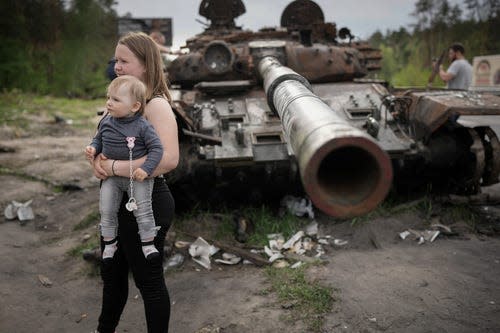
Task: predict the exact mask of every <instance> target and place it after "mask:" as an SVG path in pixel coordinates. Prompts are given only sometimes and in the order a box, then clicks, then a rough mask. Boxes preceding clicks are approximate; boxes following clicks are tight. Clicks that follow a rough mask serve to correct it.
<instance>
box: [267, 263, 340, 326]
mask: <svg viewBox="0 0 500 333" xmlns="http://www.w3.org/2000/svg"><path fill="white" fill-rule="evenodd" d="M307 267H309V266H308V265H303V266H301V267H299V268H295V269H292V268H274V267H269V268H267V269H266V275H267V277H268V280H269V281H270V283H271V291H273V292H276V294H277V295H278V300H279V302H280V303H282V304H283V305H287V306H290V308H291V317H292V318H291V319H292V321H296V320H302V321H304V322H305V323H306V325H307V327H308V332H321V329H322V324H323V316H324V315H326V314H327V313H328V312H330V309H331V308H332V304H333V302H334V299H333V296H332V294H333V289H332V288H329V287H325V286H321V285H320V284H318V283H315V282H310V281H308V280H307V279H306V275H305V273H306V269H307Z"/></svg>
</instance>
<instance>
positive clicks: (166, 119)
mask: <svg viewBox="0 0 500 333" xmlns="http://www.w3.org/2000/svg"><path fill="white" fill-rule="evenodd" d="M144 116H145V118H146V119H147V120H148V121H149V122H150V123H151V125H153V127H154V129H155V131H156V133H157V134H158V137H159V138H160V141H161V144H162V145H163V156H162V159H161V161H160V163H159V164H158V166H157V167H156V169H155V171H154V172H153V174H152V176H153V177H156V176H159V175H162V174H164V173H167V172H169V171H171V170H173V169H175V167H176V166H177V163H178V162H179V141H178V137H177V122H176V120H175V115H174V112H173V111H172V108H171V107H170V104H169V103H168V102H167V100H165V99H163V98H153V99H152V100H151V101H150V102H149V103H148V104H147V105H146V109H145V111H144ZM145 160H146V156H143V157H141V158H138V159H136V160H133V161H132V169H133V170H135V169H137V168H138V167H140V166H141V165H142V164H143V163H144V161H145ZM95 162H98V163H94V165H96V166H95V167H94V169H96V171H97V172H94V174H102V172H99V171H100V170H99V166H100V167H101V168H102V171H104V173H105V174H107V175H108V176H121V177H129V176H130V169H129V162H128V161H123V160H120V161H118V160H110V159H99V160H96V161H95Z"/></svg>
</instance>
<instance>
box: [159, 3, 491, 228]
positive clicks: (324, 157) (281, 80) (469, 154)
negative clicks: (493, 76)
mask: <svg viewBox="0 0 500 333" xmlns="http://www.w3.org/2000/svg"><path fill="white" fill-rule="evenodd" d="M245 11H246V9H245V6H244V4H243V2H242V1H239V0H212V1H209V0H203V1H202V2H201V4H200V7H199V14H200V15H201V16H204V17H205V18H207V19H208V21H209V22H210V24H209V25H208V26H207V27H206V28H205V30H204V31H203V32H202V33H200V34H198V35H196V36H194V37H193V38H190V39H188V40H187V41H186V45H185V47H186V48H187V49H188V50H189V52H188V53H185V54H182V55H180V56H178V57H177V58H176V59H175V60H174V61H173V62H172V63H171V64H170V65H169V67H168V69H167V73H168V79H169V81H170V83H171V87H172V89H171V92H172V97H173V102H172V106H173V109H174V112H175V113H176V115H177V121H178V126H179V141H180V152H181V156H180V162H179V166H178V168H177V169H176V170H174V171H173V172H171V173H169V174H168V175H167V178H168V182H169V184H170V185H171V187H172V190H173V192H174V196H175V197H176V201H177V202H178V203H179V204H180V205H181V206H182V207H184V208H186V207H189V206H191V205H197V204H200V203H203V204H204V203H209V202H210V203H215V204H216V205H219V206H220V205H224V204H226V203H229V202H235V201H236V202H243V203H259V202H269V200H279V199H280V198H282V197H283V196H284V195H286V194H291V195H302V194H305V195H306V196H307V197H309V198H310V199H311V201H312V202H313V204H314V206H316V207H317V208H319V209H320V210H322V211H323V212H325V213H326V214H329V215H331V216H334V217H338V218H348V217H353V216H358V215H362V214H365V213H367V212H369V211H371V210H373V209H374V208H376V207H377V205H379V204H380V203H381V202H382V201H383V200H384V199H385V197H386V195H387V194H388V192H389V191H390V190H391V189H393V190H394V189H406V191H413V190H414V189H416V188H422V187H428V186H429V184H431V186H432V189H433V190H438V189H440V190H443V191H449V192H454V193H460V192H461V193H476V192H478V191H480V187H481V186H485V185H490V184H494V183H496V182H498V174H499V172H500V155H499V154H500V143H499V141H498V138H497V135H496V132H495V130H494V125H496V124H497V122H498V119H500V117H499V116H500V100H499V97H498V96H493V95H487V94H480V93H478V92H472V91H450V90H442V89H441V90H438V89H432V90H429V89H424V88H421V89H408V90H405V91H396V90H393V89H390V88H389V87H388V85H387V84H384V83H383V82H380V81H377V80H371V79H368V78H367V75H368V74H369V73H370V72H372V71H376V70H378V69H380V61H381V52H380V50H378V49H375V48H373V47H370V45H369V44H368V43H367V42H364V41H357V40H355V38H353V36H352V35H351V33H350V31H349V30H348V29H347V28H342V29H339V30H338V31H337V27H336V25H335V23H328V22H325V19H324V14H323V11H322V9H321V8H320V7H319V6H318V5H317V4H316V3H315V2H313V1H310V0H295V1H292V2H291V3H289V4H288V5H287V6H286V8H284V11H283V13H282V15H281V26H280V27H276V28H263V29H261V30H259V31H256V32H254V31H249V30H243V29H242V28H241V27H238V26H236V24H235V18H237V17H238V16H240V15H242V14H243V13H245Z"/></svg>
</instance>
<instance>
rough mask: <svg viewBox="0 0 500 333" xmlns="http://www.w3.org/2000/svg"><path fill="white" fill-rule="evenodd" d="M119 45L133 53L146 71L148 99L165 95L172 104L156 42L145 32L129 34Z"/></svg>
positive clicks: (122, 38) (145, 82)
mask: <svg viewBox="0 0 500 333" xmlns="http://www.w3.org/2000/svg"><path fill="white" fill-rule="evenodd" d="M118 44H122V45H125V46H126V47H127V48H128V49H129V50H130V51H132V53H133V54H134V55H135V56H136V57H137V59H139V61H140V62H141V64H142V65H143V66H144V68H145V69H146V73H145V76H144V84H145V85H146V89H147V95H146V99H147V100H150V99H152V98H153V97H155V96H158V95H164V96H165V97H166V98H167V100H168V101H169V102H171V101H172V98H171V96H170V92H169V90H168V85H167V79H166V78H165V74H164V73H163V60H162V58H161V54H160V50H159V49H158V46H157V44H156V42H155V41H154V40H153V39H152V38H151V37H149V36H148V35H146V34H145V33H143V32H129V33H127V34H126V35H124V36H123V37H121V38H120V40H119V41H118Z"/></svg>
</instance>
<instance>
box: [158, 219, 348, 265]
mask: <svg viewBox="0 0 500 333" xmlns="http://www.w3.org/2000/svg"><path fill="white" fill-rule="evenodd" d="M267 236H268V240H269V243H268V245H266V246H264V249H263V250H250V251H249V252H251V253H254V254H255V253H258V254H265V255H266V256H267V258H268V261H269V263H270V264H272V265H273V266H274V267H291V268H298V267H300V266H302V265H303V264H304V263H307V262H312V261H314V260H321V257H322V256H323V255H324V254H325V250H324V246H325V245H328V246H334V247H342V246H345V245H347V244H348V242H347V241H345V240H342V239H335V238H333V237H331V236H330V235H325V236H319V232H318V222H316V221H312V222H311V223H309V224H308V225H307V226H305V227H304V230H299V231H298V232H296V233H295V234H294V235H293V236H292V237H290V238H289V239H288V240H285V238H284V236H283V234H281V233H277V234H269V235H267ZM175 246H176V247H177V248H184V247H187V246H189V254H190V255H191V257H192V259H193V260H194V261H195V262H196V263H198V264H199V265H201V266H203V267H204V268H206V269H208V270H210V269H211V257H212V256H213V255H214V254H216V253H217V252H218V251H219V248H217V247H215V246H213V245H210V244H209V243H208V242H207V241H206V240H204V239H203V238H201V237H198V238H197V239H196V241H194V242H193V243H189V242H185V241H177V242H176V243H175ZM221 257H222V258H221V259H215V262H217V263H219V264H225V265H236V264H239V263H240V262H243V264H248V263H249V261H248V260H242V259H243V258H241V257H239V256H238V255H235V254H233V253H228V252H224V253H222V255H221ZM182 262H183V256H182V255H174V256H172V257H171V258H169V259H168V261H167V265H166V266H167V267H178V266H180V265H182Z"/></svg>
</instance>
